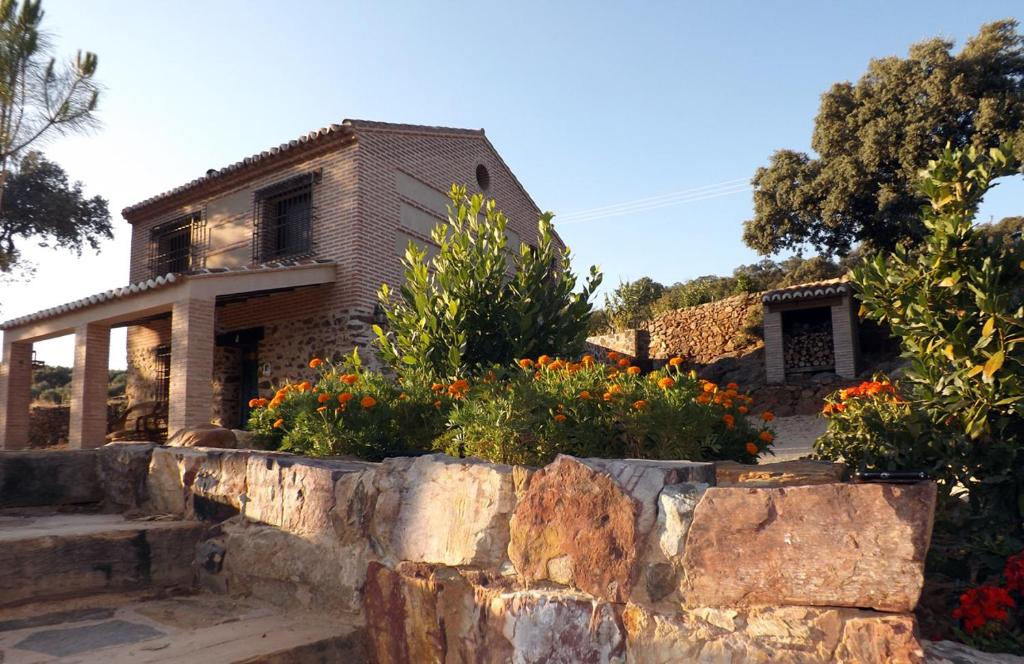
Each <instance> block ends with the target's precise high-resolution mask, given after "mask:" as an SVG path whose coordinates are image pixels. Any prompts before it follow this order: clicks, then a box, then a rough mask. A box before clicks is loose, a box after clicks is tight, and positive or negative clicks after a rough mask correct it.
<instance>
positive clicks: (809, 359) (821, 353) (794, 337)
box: [783, 325, 835, 369]
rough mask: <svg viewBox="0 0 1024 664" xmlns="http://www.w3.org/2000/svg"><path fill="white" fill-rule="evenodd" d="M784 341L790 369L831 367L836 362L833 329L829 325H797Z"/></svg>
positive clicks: (787, 366)
mask: <svg viewBox="0 0 1024 664" xmlns="http://www.w3.org/2000/svg"><path fill="white" fill-rule="evenodd" d="M783 341H784V349H785V356H784V357H785V362H786V368H788V369H807V368H811V367H831V366H833V365H834V364H835V353H834V351H833V346H832V330H831V329H829V327H828V326H827V325H807V326H798V327H795V328H794V329H793V330H792V333H791V334H788V335H786V336H785V337H784V338H783Z"/></svg>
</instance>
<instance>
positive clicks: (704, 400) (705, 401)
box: [697, 393, 711, 406]
mask: <svg viewBox="0 0 1024 664" xmlns="http://www.w3.org/2000/svg"><path fill="white" fill-rule="evenodd" d="M697 403H699V404H701V405H703V406H706V405H708V404H709V403H711V397H709V396H708V395H706V394H704V393H701V395H700V396H699V397H697Z"/></svg>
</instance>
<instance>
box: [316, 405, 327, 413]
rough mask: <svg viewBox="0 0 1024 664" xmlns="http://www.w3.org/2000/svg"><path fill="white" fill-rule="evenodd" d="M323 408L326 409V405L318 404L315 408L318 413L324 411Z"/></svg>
mask: <svg viewBox="0 0 1024 664" xmlns="http://www.w3.org/2000/svg"><path fill="white" fill-rule="evenodd" d="M325 410H327V406H320V407H319V408H317V409H316V412H318V413H322V412H324V411H325Z"/></svg>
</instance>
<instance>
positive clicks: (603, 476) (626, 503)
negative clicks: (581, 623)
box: [509, 456, 714, 602]
mask: <svg viewBox="0 0 1024 664" xmlns="http://www.w3.org/2000/svg"><path fill="white" fill-rule="evenodd" d="M713 472H714V467H713V466H712V465H711V464H705V463H691V462H686V461H679V462H673V461H644V460H632V459H627V460H615V461H608V460H602V459H576V458H574V457H569V456H560V457H558V458H557V459H556V460H555V461H554V463H552V464H550V465H549V466H547V467H545V468H543V469H541V470H540V471H538V472H537V473H536V474H535V475H534V476H533V477H532V478H531V480H530V483H529V486H528V487H527V489H526V491H525V492H524V494H523V496H522V498H521V500H520V502H519V504H518V505H517V507H516V510H515V514H514V515H513V517H512V521H511V526H510V528H511V543H510V545H509V557H510V558H511V560H512V563H513V564H514V565H515V567H516V570H517V571H518V572H519V573H520V574H522V575H523V576H524V577H525V578H526V579H527V580H528V581H541V580H547V579H550V580H553V581H556V582H558V583H562V584H564V585H569V586H572V587H575V588H579V589H581V590H584V591H586V592H588V593H590V594H592V595H594V596H596V597H599V598H601V599H606V600H609V601H613V602H622V601H625V599H626V598H627V597H628V594H629V591H630V588H631V587H632V586H633V584H634V582H635V581H636V579H637V575H638V563H639V562H640V555H642V550H643V547H644V545H645V542H646V539H647V536H648V535H649V534H650V533H651V531H652V530H653V529H654V525H655V521H656V518H657V514H658V508H657V498H658V495H659V494H660V493H661V491H662V489H664V488H665V486H666V485H670V484H680V483H683V482H700V481H703V482H705V483H712V484H713V483H714V475H713Z"/></svg>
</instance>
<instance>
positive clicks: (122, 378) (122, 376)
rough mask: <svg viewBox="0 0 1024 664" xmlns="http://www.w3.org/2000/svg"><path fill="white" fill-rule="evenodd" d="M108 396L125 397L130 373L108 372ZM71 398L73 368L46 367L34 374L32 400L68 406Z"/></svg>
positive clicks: (36, 370) (115, 370)
mask: <svg viewBox="0 0 1024 664" xmlns="http://www.w3.org/2000/svg"><path fill="white" fill-rule="evenodd" d="M108 376H109V380H108V383H107V396H109V397H120V396H123V395H124V390H125V385H126V383H127V381H128V373H127V372H126V371H124V370H123V369H111V370H110V371H109V372H108ZM70 396H71V367H58V366H52V367H51V366H46V365H43V366H41V367H38V368H36V369H35V370H34V371H33V372H32V399H33V400H34V401H46V402H49V403H53V404H58V405H59V404H67V403H69V399H70Z"/></svg>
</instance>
